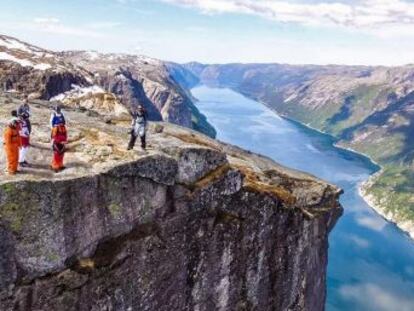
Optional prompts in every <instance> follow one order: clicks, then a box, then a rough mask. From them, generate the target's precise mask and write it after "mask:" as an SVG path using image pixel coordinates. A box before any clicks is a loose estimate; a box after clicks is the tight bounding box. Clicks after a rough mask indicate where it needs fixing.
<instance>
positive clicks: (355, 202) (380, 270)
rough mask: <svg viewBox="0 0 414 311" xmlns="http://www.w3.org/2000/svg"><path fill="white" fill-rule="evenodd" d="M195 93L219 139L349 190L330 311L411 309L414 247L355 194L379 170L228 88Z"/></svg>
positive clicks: (338, 232)
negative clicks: (362, 183) (363, 182)
mask: <svg viewBox="0 0 414 311" xmlns="http://www.w3.org/2000/svg"><path fill="white" fill-rule="evenodd" d="M192 93H193V95H194V96H195V97H196V98H197V99H199V102H198V103H197V107H198V108H199V109H200V110H201V111H202V112H203V113H204V114H205V115H206V116H207V117H208V119H209V121H210V123H211V124H213V125H214V127H215V128H216V129H217V132H218V135H217V138H218V139H220V140H222V141H225V142H229V143H231V144H235V145H238V146H241V147H243V148H245V149H249V150H252V151H254V152H257V153H261V154H264V155H267V156H269V157H271V158H273V159H274V160H276V161H277V162H279V163H281V164H284V165H286V166H289V167H292V168H296V169H299V170H302V171H306V172H309V173H311V174H313V175H316V176H318V177H320V178H323V179H325V180H328V181H330V182H332V183H335V184H337V185H339V186H340V187H342V188H343V189H344V190H345V194H344V195H343V196H342V198H341V203H342V205H343V206H344V208H345V213H344V216H342V218H341V219H340V221H339V222H338V224H337V225H336V227H335V229H334V230H333V232H332V233H331V235H330V249H329V267H328V299H327V310H328V311H335V310H352V311H360V310H361V311H363V310H370V311H383V310H386V311H414V243H413V242H412V240H410V239H409V238H408V237H407V236H406V235H405V234H403V233H402V232H401V231H400V230H398V229H397V228H396V227H395V226H394V225H392V224H390V223H388V222H386V221H385V220H384V219H382V218H381V217H380V216H379V215H377V214H376V213H375V212H374V211H373V210H372V209H371V208H370V207H369V206H368V205H367V204H366V203H365V202H364V201H363V199H362V198H361V197H360V196H359V195H358V189H357V187H358V184H359V183H361V182H362V181H364V180H366V179H367V178H368V176H369V175H370V174H372V173H373V172H374V171H375V170H376V168H375V166H374V165H373V164H372V163H371V162H369V161H368V160H367V159H366V158H364V157H361V156H359V155H356V154H354V153H351V152H348V151H344V150H342V149H338V148H335V147H334V146H333V140H332V139H331V138H330V137H329V136H326V135H322V134H320V133H318V132H316V131H313V130H310V129H308V128H305V127H303V126H301V125H299V124H296V123H294V122H291V121H288V120H285V119H282V118H280V117H279V116H278V115H277V114H275V113H274V112H272V111H271V110H270V109H268V108H266V107H265V106H264V105H262V104H260V103H258V102H255V101H253V100H250V99H247V98H245V97H243V96H242V95H240V94H238V93H235V92H233V91H231V90H229V89H217V88H208V87H205V86H200V87H196V88H194V89H193V90H192Z"/></svg>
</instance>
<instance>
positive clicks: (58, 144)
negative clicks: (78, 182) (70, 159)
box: [51, 122, 68, 173]
mask: <svg viewBox="0 0 414 311" xmlns="http://www.w3.org/2000/svg"><path fill="white" fill-rule="evenodd" d="M67 140H68V136H67V131H66V126H65V124H64V123H63V122H62V123H58V124H56V125H55V126H54V127H53V129H52V148H53V160H52V165H51V167H52V169H53V170H54V171H55V172H56V173H58V172H60V171H61V170H63V169H65V166H64V165H63V158H64V155H65V144H66V143H67Z"/></svg>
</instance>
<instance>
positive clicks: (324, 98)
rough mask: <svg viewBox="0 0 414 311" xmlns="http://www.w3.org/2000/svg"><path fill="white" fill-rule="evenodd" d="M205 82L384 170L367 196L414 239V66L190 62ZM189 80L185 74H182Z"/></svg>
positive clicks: (364, 189)
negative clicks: (328, 137) (235, 93)
mask: <svg viewBox="0 0 414 311" xmlns="http://www.w3.org/2000/svg"><path fill="white" fill-rule="evenodd" d="M185 68H187V70H189V71H190V73H192V74H193V75H195V76H197V77H198V78H199V80H200V81H201V82H202V83H205V84H213V85H218V86H223V87H230V88H233V89H234V90H236V91H238V92H240V93H242V94H244V95H246V96H248V97H251V98H253V99H255V100H258V101H261V102H263V103H265V104H266V105H268V106H269V107H271V108H273V109H274V110H275V111H277V112H278V113H280V114H281V115H284V116H287V117H289V118H292V119H295V120H298V121H300V122H302V123H304V124H306V125H309V126H311V127H313V128H316V129H318V130H321V131H323V132H326V133H329V134H331V135H333V136H335V137H336V138H338V144H339V145H340V146H343V147H345V148H351V149H353V150H356V151H358V152H361V153H364V154H366V155H368V156H369V157H371V158H372V159H373V160H375V161H376V162H377V163H379V164H380V165H381V166H382V171H381V173H380V174H376V175H375V176H374V177H373V178H372V179H371V180H370V181H369V182H368V183H367V184H365V185H364V186H363V187H362V192H363V194H364V196H365V198H366V199H367V201H369V203H370V204H371V205H373V206H374V207H375V208H376V209H377V210H378V211H379V212H380V213H381V214H382V215H383V216H384V217H386V218H388V219H389V220H392V221H394V222H396V223H397V224H398V225H399V226H400V228H402V229H403V230H405V231H407V232H409V233H410V234H411V236H412V237H414V195H413V193H414V140H413V137H414V128H413V126H414V101H413V99H414V67H413V66H411V65H409V66H401V67H367V66H333V65H332V66H313V65H303V66H293V65H282V64H228V65H202V64H199V63H190V64H186V65H185ZM181 76H185V75H181Z"/></svg>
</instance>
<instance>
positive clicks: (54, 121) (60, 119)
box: [52, 112, 66, 127]
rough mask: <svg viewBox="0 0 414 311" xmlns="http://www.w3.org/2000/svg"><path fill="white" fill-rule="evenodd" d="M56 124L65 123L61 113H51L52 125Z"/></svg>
mask: <svg viewBox="0 0 414 311" xmlns="http://www.w3.org/2000/svg"><path fill="white" fill-rule="evenodd" d="M58 124H66V121H65V116H64V115H63V113H61V114H60V115H57V114H56V112H54V113H53V119H52V126H53V127H54V126H56V125H58Z"/></svg>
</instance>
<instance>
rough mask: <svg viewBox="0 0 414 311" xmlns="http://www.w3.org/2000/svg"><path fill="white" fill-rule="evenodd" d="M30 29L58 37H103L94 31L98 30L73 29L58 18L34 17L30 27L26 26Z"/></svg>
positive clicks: (91, 28) (92, 28)
mask: <svg viewBox="0 0 414 311" xmlns="http://www.w3.org/2000/svg"><path fill="white" fill-rule="evenodd" d="M23 26H24V25H23ZM26 26H27V27H30V28H31V29H35V30H38V31H42V32H47V33H53V34H60V35H71V36H79V37H95V38H97V37H102V36H103V35H102V34H101V33H99V32H97V31H96V29H98V28H94V27H92V26H93V25H92V24H91V25H89V27H87V26H84V27H80V26H78V27H74V26H68V25H65V24H63V23H62V22H61V21H60V19H59V18H56V17H36V18H34V19H33V23H32V24H31V25H26Z"/></svg>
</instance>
